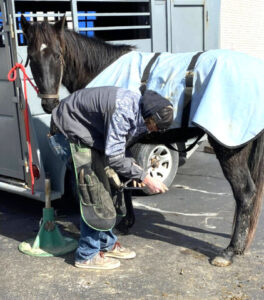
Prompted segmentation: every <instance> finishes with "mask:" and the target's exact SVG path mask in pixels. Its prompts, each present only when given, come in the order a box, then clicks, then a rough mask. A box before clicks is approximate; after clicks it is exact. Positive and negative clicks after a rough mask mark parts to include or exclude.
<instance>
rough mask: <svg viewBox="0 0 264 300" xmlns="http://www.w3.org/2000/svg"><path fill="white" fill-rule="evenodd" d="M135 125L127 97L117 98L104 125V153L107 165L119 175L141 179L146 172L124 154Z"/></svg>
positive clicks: (133, 114)
mask: <svg viewBox="0 0 264 300" xmlns="http://www.w3.org/2000/svg"><path fill="white" fill-rule="evenodd" d="M137 125H138V124H137V119H136V116H135V113H134V111H133V109H132V107H131V100H130V99H129V97H122V98H120V99H119V98H118V99H117V100H116V109H115V111H114V112H113V114H112V116H111V118H109V119H108V126H106V132H105V155H106V158H107V162H108V165H109V166H110V167H111V168H113V169H114V170H115V171H116V172H117V173H118V174H119V175H121V176H124V177H126V178H133V179H140V180H143V179H144V178H145V176H146V172H144V171H143V168H141V167H140V166H139V165H137V164H136V162H135V160H134V159H133V158H131V157H126V156H125V152H126V142H127V138H128V136H133V135H134V134H135V133H136V131H137Z"/></svg>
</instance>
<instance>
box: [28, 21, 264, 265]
mask: <svg viewBox="0 0 264 300" xmlns="http://www.w3.org/2000/svg"><path fill="white" fill-rule="evenodd" d="M63 26H64V19H63V20H62V21H60V22H58V23H56V24H55V25H54V26H52V25H49V24H48V23H47V22H43V23H41V24H33V25H30V24H29V23H28V22H27V21H26V19H25V18H24V17H22V27H23V31H24V34H25V36H26V38H27V40H28V55H29V58H30V66H31V69H32V74H33V77H34V79H35V81H36V83H37V85H38V87H39V89H40V92H41V93H43V92H49V93H53V92H54V91H55V90H57V89H58V85H59V82H60V78H59V77H60V74H58V73H60V68H61V64H60V62H59V56H62V57H63V61H64V68H63V78H62V83H63V84H64V85H65V86H66V88H67V89H68V90H69V92H73V91H75V90H77V89H80V88H84V87H85V86H86V85H87V84H88V83H89V82H90V81H91V80H92V79H93V78H94V77H95V76H97V75H98V74H99V73H100V72H101V71H102V70H103V69H104V68H106V67H107V66H108V65H109V64H110V63H111V62H113V61H115V60H116V59H117V58H118V57H120V56H121V55H123V54H124V53H126V52H128V51H131V50H132V48H131V47H130V46H127V45H119V46H114V45H110V44H107V43H104V42H102V41H98V40H95V39H90V38H86V37H84V36H82V35H80V34H77V33H74V32H71V31H68V30H64V29H63ZM42 44H45V45H47V48H46V49H45V50H44V51H40V46H41V45H42ZM54 100H55V99H46V104H45V105H46V108H45V109H46V110H51V109H52V108H53V107H54V106H55V105H56V103H54ZM252 101H258V99H252ZM178 132H179V131H178ZM175 133H176V132H175ZM180 133H181V135H182V132H181V131H180ZM186 133H187V135H190V134H189V133H188V132H186ZM161 138H162V137H161ZM170 138H171V139H172V140H174V139H175V140H176V138H177V137H176V136H175V137H174V136H173V137H171V136H170ZM182 138H184V136H182ZM209 141H210V143H211V145H212V146H213V148H214V150H215V153H216V156H217V158H218V160H219V162H220V164H221V167H222V169H223V172H224V175H225V177H226V179H227V180H228V181H229V183H230V185H231V187H232V190H233V194H234V198H235V201H236V212H235V217H234V229H233V233H232V237H231V241H230V244H229V246H228V247H227V248H226V249H225V250H223V252H222V253H220V254H219V256H217V257H215V258H214V259H213V260H212V263H213V264H214V265H217V266H226V265H229V264H230V263H232V258H233V256H234V255H236V254H242V253H243V252H244V251H245V249H246V248H247V247H248V246H249V245H250V243H251V241H252V239H253V237H254V234H255V231H256V226H257V221H258V217H259V213H260V208H261V202H262V197H263V187H264V172H263V170H264V133H263V132H262V133H261V134H260V135H259V136H258V137H257V138H256V139H255V140H254V141H250V142H249V143H248V144H247V145H245V146H243V147H240V148H237V149H228V148H226V147H224V146H222V145H220V144H219V143H218V142H217V141H216V140H214V139H213V138H212V137H210V136H209ZM156 142H157V141H156ZM132 209H133V206H132V204H131V203H130V211H129V217H130V218H132V217H131V216H133V212H132ZM124 223H125V222H124ZM130 225H131V224H130Z"/></svg>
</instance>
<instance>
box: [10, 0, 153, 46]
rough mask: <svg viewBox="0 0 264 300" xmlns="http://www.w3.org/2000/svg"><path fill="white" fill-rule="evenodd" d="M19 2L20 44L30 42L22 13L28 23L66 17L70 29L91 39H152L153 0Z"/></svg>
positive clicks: (17, 27) (17, 24)
mask: <svg viewBox="0 0 264 300" xmlns="http://www.w3.org/2000/svg"><path fill="white" fill-rule="evenodd" d="M76 3H77V7H76V9H75V10H72V7H71V2H70V1H26V0H25V1H19V0H16V1H15V10H16V29H17V34H18V44H19V45H25V44H26V41H25V39H24V37H23V34H22V30H21V23H20V19H21V17H20V16H21V14H23V15H25V16H26V18H27V20H28V21H32V22H33V21H43V20H45V19H46V20H48V21H49V22H51V23H52V22H55V21H57V20H59V19H60V18H61V17H62V16H63V15H64V14H66V16H67V27H68V28H69V29H74V30H76V31H79V32H80V33H81V34H84V35H86V36H88V37H97V38H100V39H103V40H105V41H115V40H131V39H132V40H133V39H149V38H150V31H151V26H150V0H142V1H141V0H124V1H122V0H108V1H93V0H90V1H76Z"/></svg>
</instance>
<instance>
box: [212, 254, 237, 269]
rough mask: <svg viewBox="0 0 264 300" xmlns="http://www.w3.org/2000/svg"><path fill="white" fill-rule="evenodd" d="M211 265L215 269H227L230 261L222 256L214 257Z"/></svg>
mask: <svg viewBox="0 0 264 300" xmlns="http://www.w3.org/2000/svg"><path fill="white" fill-rule="evenodd" d="M211 264H212V265H213V266H216V267H227V266H230V265H231V264H232V259H230V258H226V257H223V256H216V257H215V258H214V259H213V260H212V261H211Z"/></svg>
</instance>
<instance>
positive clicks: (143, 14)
mask: <svg viewBox="0 0 264 300" xmlns="http://www.w3.org/2000/svg"><path fill="white" fill-rule="evenodd" d="M149 15H150V13H149V12H144V13H138V12H136V13H129V12H128V13H125V12H124V13H78V16H79V17H119V16H131V17H134V16H149Z"/></svg>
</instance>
